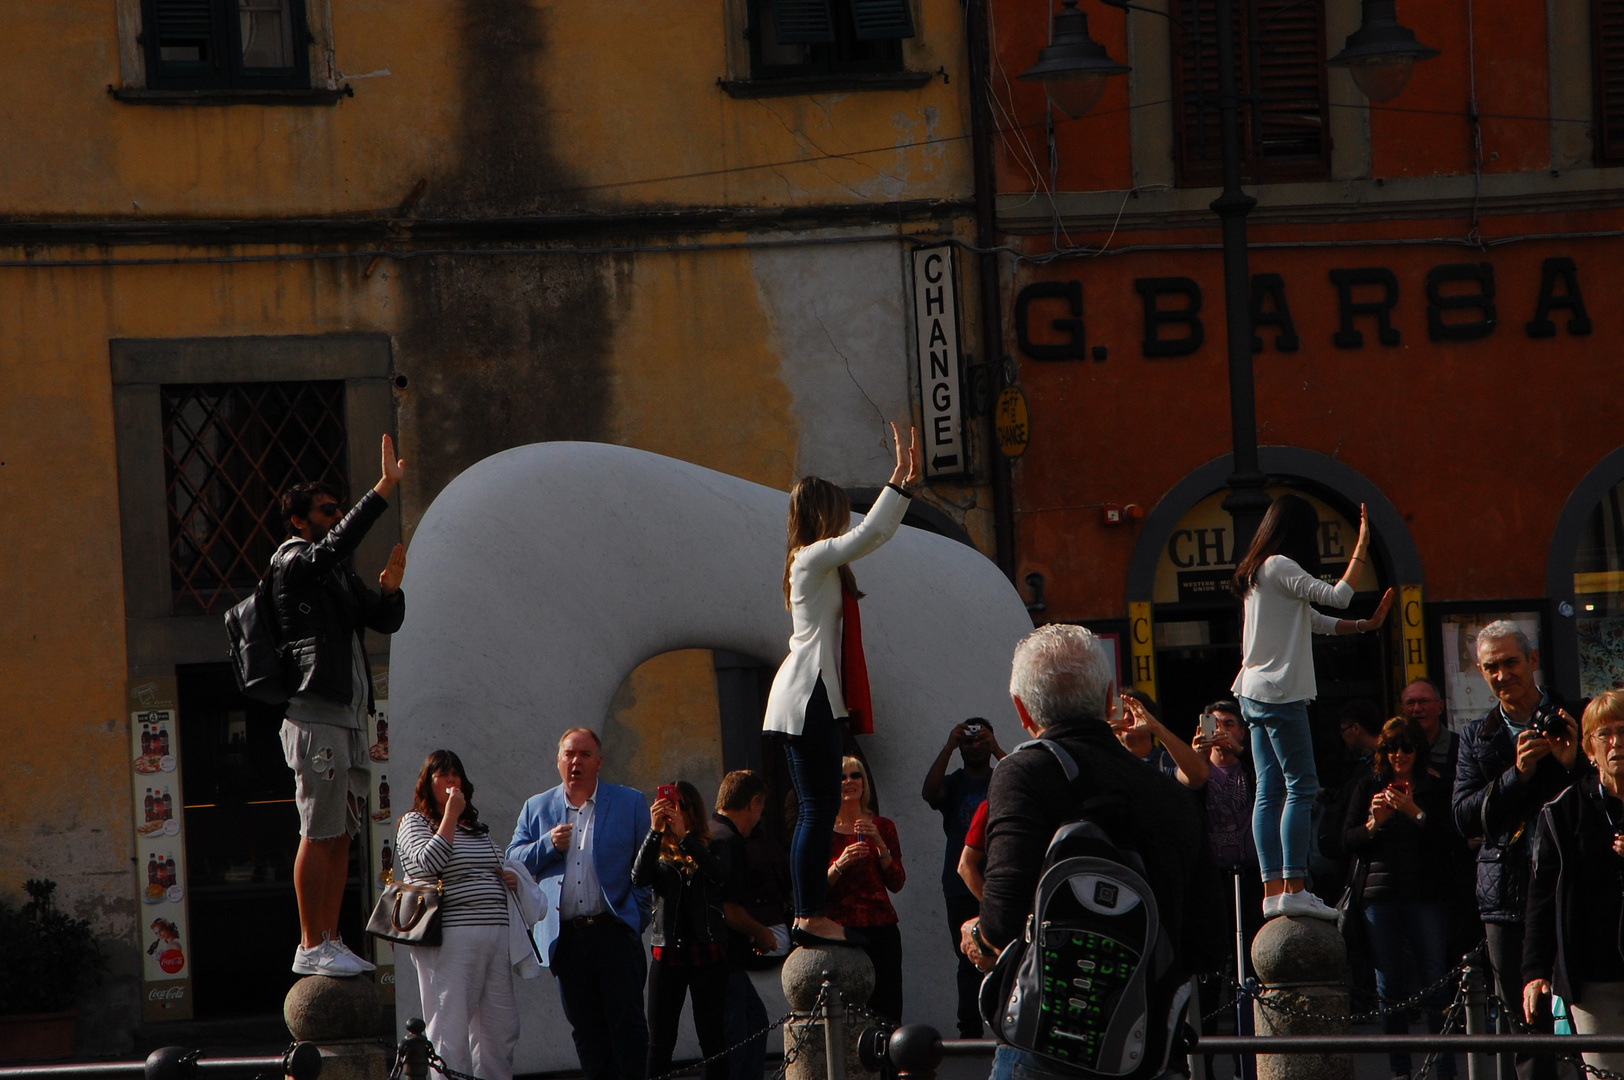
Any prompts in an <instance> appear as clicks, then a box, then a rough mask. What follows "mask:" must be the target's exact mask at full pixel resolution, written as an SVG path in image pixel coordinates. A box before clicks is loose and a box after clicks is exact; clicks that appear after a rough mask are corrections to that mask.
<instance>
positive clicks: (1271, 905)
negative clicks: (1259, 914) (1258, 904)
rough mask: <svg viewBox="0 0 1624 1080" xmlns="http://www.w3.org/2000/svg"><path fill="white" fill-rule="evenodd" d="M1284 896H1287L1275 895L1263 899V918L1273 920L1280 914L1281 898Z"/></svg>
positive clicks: (1282, 894)
mask: <svg viewBox="0 0 1624 1080" xmlns="http://www.w3.org/2000/svg"><path fill="white" fill-rule="evenodd" d="M1284 895H1286V894H1285V893H1275V894H1274V895H1273V896H1265V897H1264V898H1263V917H1264V918H1265V919H1272V918H1274V917H1275V916H1276V915H1278V914H1280V898H1281V897H1282V896H1284Z"/></svg>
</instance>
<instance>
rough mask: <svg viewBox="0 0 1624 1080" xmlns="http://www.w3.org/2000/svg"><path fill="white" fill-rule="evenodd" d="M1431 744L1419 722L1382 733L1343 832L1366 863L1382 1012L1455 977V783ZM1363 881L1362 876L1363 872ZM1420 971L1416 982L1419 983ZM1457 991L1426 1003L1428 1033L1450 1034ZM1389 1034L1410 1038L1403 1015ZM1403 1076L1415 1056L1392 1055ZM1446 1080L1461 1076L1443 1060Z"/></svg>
mask: <svg viewBox="0 0 1624 1080" xmlns="http://www.w3.org/2000/svg"><path fill="white" fill-rule="evenodd" d="M1427 758H1428V749H1427V737H1426V735H1424V734H1423V733H1422V731H1421V727H1420V725H1418V724H1416V723H1415V722H1414V721H1413V720H1407V719H1405V718H1403V717H1395V718H1394V719H1392V720H1389V721H1387V723H1386V724H1385V725H1383V726H1382V733H1381V738H1380V739H1379V740H1378V741H1377V743H1376V759H1375V763H1374V770H1373V775H1371V776H1368V777H1366V778H1364V779H1363V780H1360V781H1359V782H1358V787H1357V788H1355V790H1354V792H1353V794H1352V796H1351V797H1350V798H1349V800H1348V812H1347V817H1346V818H1345V819H1344V821H1345V823H1344V827H1343V830H1342V836H1343V845H1344V847H1345V848H1346V849H1347V851H1348V854H1349V855H1350V856H1356V857H1357V858H1358V859H1360V860H1362V861H1363V863H1364V870H1363V876H1364V887H1363V891H1362V893H1361V892H1359V887H1358V881H1357V880H1355V882H1354V888H1355V895H1356V896H1357V897H1358V899H1357V901H1356V902H1357V903H1358V905H1359V907H1360V908H1361V909H1362V916H1363V918H1364V920H1365V927H1366V929H1367V930H1368V931H1369V936H1370V951H1371V953H1372V959H1373V960H1374V962H1375V965H1376V992H1377V994H1378V995H1380V997H1381V1000H1382V1002H1383V1004H1391V1003H1393V1002H1395V1001H1401V1000H1403V999H1404V998H1407V997H1409V996H1410V995H1411V994H1413V993H1415V991H1417V990H1418V989H1420V988H1422V987H1425V986H1431V985H1432V984H1433V983H1436V982H1437V981H1438V980H1440V979H1441V978H1443V976H1444V973H1445V972H1446V971H1448V970H1449V953H1448V948H1447V946H1448V941H1449V925H1448V915H1447V908H1446V904H1447V902H1448V900H1449V895H1450V888H1449V874H1448V869H1449V867H1451V866H1454V865H1457V859H1456V855H1455V851H1454V847H1455V845H1456V844H1458V843H1460V840H1459V839H1458V837H1457V836H1456V835H1455V827H1454V821H1453V819H1452V818H1451V816H1450V807H1449V798H1450V788H1449V785H1448V784H1447V783H1446V782H1445V781H1444V780H1443V778H1442V777H1440V776H1439V775H1438V774H1437V773H1436V772H1434V771H1433V770H1432V769H1431V768H1430V767H1429V766H1428V763H1427ZM1356 873H1357V871H1356ZM1412 972H1413V978H1412ZM1448 1004H1449V991H1448V989H1447V988H1439V989H1438V990H1437V991H1435V992H1434V994H1433V995H1432V997H1430V998H1428V999H1427V1000H1425V1001H1423V1002H1422V1006H1423V1010H1424V1011H1425V1013H1426V1019H1427V1030H1429V1031H1431V1032H1432V1033H1433V1034H1435V1035H1436V1034H1437V1033H1438V1032H1439V1031H1441V1030H1443V1009H1444V1008H1445V1007H1446V1006H1447V1005H1448ZM1382 1031H1384V1032H1385V1033H1387V1034H1389V1035H1404V1034H1408V1033H1409V1023H1408V1021H1406V1020H1405V1018H1404V1014H1403V1013H1402V1012H1397V1011H1395V1012H1389V1013H1387V1014H1385V1015H1384V1016H1383V1017H1382ZM1388 1063H1389V1065H1390V1066H1391V1068H1392V1072H1393V1075H1394V1076H1395V1077H1408V1076H1409V1075H1410V1055H1409V1054H1407V1053H1395V1054H1390V1055H1388ZM1438 1075H1439V1076H1454V1075H1455V1059H1454V1057H1453V1055H1449V1054H1445V1055H1443V1056H1442V1057H1441V1058H1440V1059H1439V1061H1438Z"/></svg>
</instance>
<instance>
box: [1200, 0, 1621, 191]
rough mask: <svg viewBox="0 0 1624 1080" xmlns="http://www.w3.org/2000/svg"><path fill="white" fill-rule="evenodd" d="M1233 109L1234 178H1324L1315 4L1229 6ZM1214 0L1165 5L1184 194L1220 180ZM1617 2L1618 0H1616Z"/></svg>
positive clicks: (1320, 22)
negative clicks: (1242, 98) (1237, 106)
mask: <svg viewBox="0 0 1624 1080" xmlns="http://www.w3.org/2000/svg"><path fill="white" fill-rule="evenodd" d="M1229 2H1230V3H1231V12H1232V16H1231V17H1232V18H1233V20H1234V22H1233V26H1234V52H1235V66H1236V76H1237V83H1238V86H1239V90H1240V92H1241V93H1242V94H1243V95H1245V94H1254V95H1255V97H1256V100H1255V101H1250V102H1242V105H1241V117H1240V119H1241V135H1242V151H1241V174H1242V177H1243V178H1244V179H1245V180H1247V181H1250V182H1253V183H1270V182H1282V181H1291V180H1317V179H1324V178H1325V177H1327V176H1329V174H1330V140H1329V138H1328V137H1327V134H1326V130H1325V116H1326V111H1327V105H1326V79H1325V49H1324V39H1325V31H1324V24H1325V18H1324V3H1323V0H1306V2H1295V3H1294V0H1253V2H1251V3H1245V2H1241V0H1229ZM1218 3H1219V0H1174V2H1173V5H1172V14H1173V17H1174V31H1173V61H1174V62H1173V71H1174V140H1175V150H1176V153H1177V161H1178V179H1179V183H1180V184H1181V185H1184V186H1186V187H1200V186H1211V185H1216V184H1218V183H1220V182H1221V180H1222V160H1223V155H1222V143H1221V137H1222V135H1221V131H1222V129H1221V127H1220V123H1219V117H1218ZM1619 3H1621V4H1624V0H1619Z"/></svg>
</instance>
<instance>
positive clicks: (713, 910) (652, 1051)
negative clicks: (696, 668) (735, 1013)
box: [632, 780, 730, 1080]
mask: <svg viewBox="0 0 1624 1080" xmlns="http://www.w3.org/2000/svg"><path fill="white" fill-rule="evenodd" d="M655 795H656V797H655V799H654V805H653V806H651V807H649V831H648V835H647V836H645V837H644V838H643V843H642V846H641V847H640V848H638V851H637V859H636V861H635V862H633V863H632V884H633V885H635V886H637V887H638V888H645V889H652V890H653V892H654V919H653V923H654V934H653V937H652V938H651V939H650V943H651V945H652V950H651V951H652V953H653V958H652V960H651V961H650V962H649V967H648V1075H649V1076H663V1075H665V1074H666V1073H668V1072H670V1071H671V1054H672V1051H673V1049H674V1048H675V1047H676V1044H677V1022H678V1020H679V1019H680V1018H681V1016H682V1002H683V999H684V998H687V997H692V999H693V1016H694V1033H695V1034H696V1035H698V1036H699V1049H700V1052H701V1053H703V1054H704V1055H705V1057H707V1058H718V1055H720V1054H721V1053H722V1051H723V1050H725V1049H727V1039H726V1035H725V1031H724V1028H723V1004H724V1002H725V1000H726V998H727V975H728V965H727V918H726V915H725V914H724V913H723V910H722V903H723V892H724V890H725V888H726V887H727V884H728V876H729V872H730V867H729V865H728V862H729V860H728V855H729V852H728V849H727V847H726V846H725V845H722V844H712V843H711V834H710V815H708V814H706V813H705V804H704V803H703V802H702V801H701V800H700V798H699V791H698V789H696V788H695V787H694V786H693V785H692V784H690V783H688V781H686V780H678V781H675V782H674V783H670V784H661V785H660V786H659V788H658V789H657V791H656V793H655ZM727 1075H728V1062H727V1059H726V1058H725V1057H720V1058H718V1059H717V1060H715V1061H711V1062H710V1063H709V1064H707V1065H706V1066H705V1077H706V1080H726V1078H727Z"/></svg>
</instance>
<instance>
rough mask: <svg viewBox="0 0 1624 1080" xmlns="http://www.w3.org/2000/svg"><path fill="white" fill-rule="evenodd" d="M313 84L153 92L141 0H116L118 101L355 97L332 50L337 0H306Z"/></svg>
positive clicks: (293, 101)
mask: <svg viewBox="0 0 1624 1080" xmlns="http://www.w3.org/2000/svg"><path fill="white" fill-rule="evenodd" d="M303 3H304V21H305V30H306V31H307V32H308V34H309V40H308V41H307V43H306V46H305V47H306V49H307V51H308V54H307V68H308V70H309V72H310V86H309V87H308V88H296V89H279V90H248V89H219V90H154V89H151V88H150V87H149V84H148V78H147V56H146V48H145V46H144V45H142V43H141V40H140V38H141V28H142V21H143V19H142V12H141V9H142V0H114V5H115V10H116V13H117V19H118V68H119V83H118V85H117V86H109V87H108V88H107V90H108V93H110V94H111V95H112V96H113V97H114V98H115V99H117V100H119V101H123V102H126V103H129V104H134V105H233V104H244V105H253V104H261V105H333V104H336V103H337V102H338V101H339V100H340V99H341V98H345V97H351V96H353V92H352V91H351V89H350V87H349V86H348V85H347V84H345V83H343V82H342V81H341V79H340V77H339V72H338V67H337V64H336V62H335V60H334V51H333V7H332V0H303Z"/></svg>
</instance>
